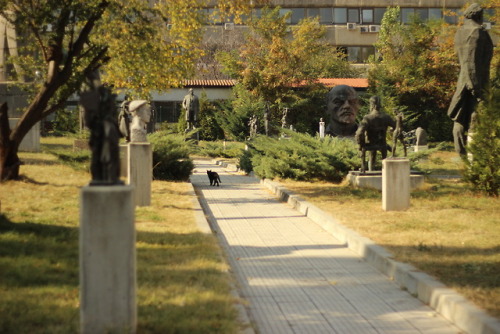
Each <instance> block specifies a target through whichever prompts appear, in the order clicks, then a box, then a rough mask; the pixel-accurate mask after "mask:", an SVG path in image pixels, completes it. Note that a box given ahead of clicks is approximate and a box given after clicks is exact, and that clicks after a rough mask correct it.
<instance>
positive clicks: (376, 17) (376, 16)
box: [373, 8, 386, 24]
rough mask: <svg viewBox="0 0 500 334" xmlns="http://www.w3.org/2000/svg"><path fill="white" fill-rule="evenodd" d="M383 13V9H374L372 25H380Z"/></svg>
mask: <svg viewBox="0 0 500 334" xmlns="http://www.w3.org/2000/svg"><path fill="white" fill-rule="evenodd" d="M385 11H386V9H385V8H375V9H374V10H373V23H375V24H382V18H383V17H384V14H385Z"/></svg>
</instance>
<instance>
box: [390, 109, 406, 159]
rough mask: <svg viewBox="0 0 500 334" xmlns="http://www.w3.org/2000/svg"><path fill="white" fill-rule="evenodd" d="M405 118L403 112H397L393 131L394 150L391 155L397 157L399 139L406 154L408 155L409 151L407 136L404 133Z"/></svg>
mask: <svg viewBox="0 0 500 334" xmlns="http://www.w3.org/2000/svg"><path fill="white" fill-rule="evenodd" d="M403 118H404V115H403V113H402V112H398V113H396V127H395V128H394V131H393V133H392V152H391V156H393V157H395V156H396V146H397V144H398V140H399V141H400V142H401V145H403V150H404V155H405V157H406V155H407V152H406V141H405V136H404V133H403Z"/></svg>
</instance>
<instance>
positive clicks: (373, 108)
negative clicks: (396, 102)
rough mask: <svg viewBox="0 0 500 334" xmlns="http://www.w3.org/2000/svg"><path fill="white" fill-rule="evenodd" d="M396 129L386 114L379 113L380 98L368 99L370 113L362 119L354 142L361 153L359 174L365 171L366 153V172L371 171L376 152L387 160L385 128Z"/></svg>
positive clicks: (393, 122) (394, 123) (373, 166)
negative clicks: (367, 156) (367, 152)
mask: <svg viewBox="0 0 500 334" xmlns="http://www.w3.org/2000/svg"><path fill="white" fill-rule="evenodd" d="M388 127H391V128H393V129H395V128H396V122H395V121H394V120H393V119H392V118H391V117H390V116H389V115H387V114H386V113H384V112H382V111H381V104H380V98H379V97H378V96H372V97H371V98H370V113H369V114H368V115H366V116H365V117H363V120H362V121H361V123H360V124H359V128H358V130H357V131H356V136H355V137H356V141H357V143H358V144H359V149H360V151H361V172H362V173H364V172H365V171H366V161H365V159H366V151H369V152H370V158H369V161H368V170H370V171H373V170H374V168H375V162H376V157H377V151H380V153H381V154H382V159H385V158H387V142H386V139H385V137H386V133H387V128H388Z"/></svg>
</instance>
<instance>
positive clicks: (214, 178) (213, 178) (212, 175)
mask: <svg viewBox="0 0 500 334" xmlns="http://www.w3.org/2000/svg"><path fill="white" fill-rule="evenodd" d="M207 175H208V179H209V180H210V185H211V186H215V185H217V187H218V186H219V182H220V183H222V181H221V180H220V177H219V174H217V172H212V171H211V170H207Z"/></svg>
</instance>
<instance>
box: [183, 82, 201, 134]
mask: <svg viewBox="0 0 500 334" xmlns="http://www.w3.org/2000/svg"><path fill="white" fill-rule="evenodd" d="M182 107H183V108H184V110H185V111H186V122H187V128H186V131H190V130H193V129H195V128H196V126H197V121H198V113H199V112H200V101H199V99H198V97H197V96H196V95H194V92H193V89H192V88H190V89H189V93H188V94H187V95H186V96H184V100H183V101H182Z"/></svg>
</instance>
